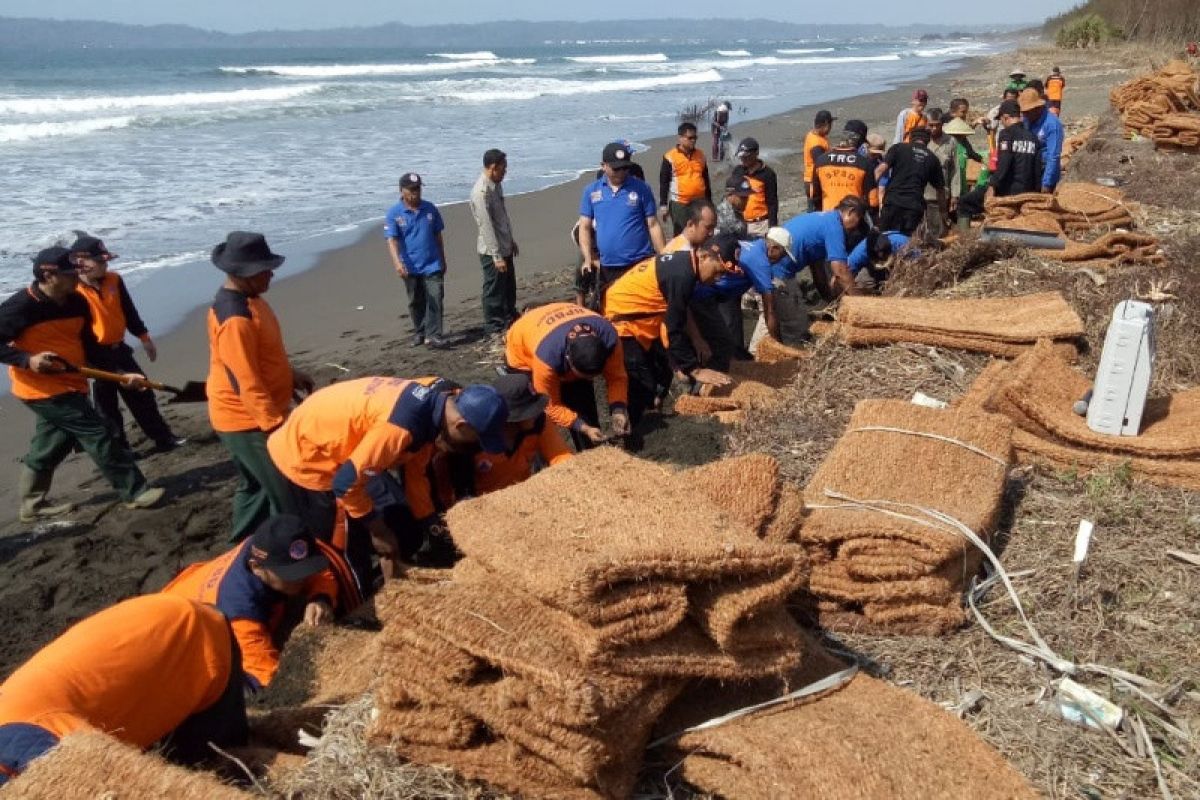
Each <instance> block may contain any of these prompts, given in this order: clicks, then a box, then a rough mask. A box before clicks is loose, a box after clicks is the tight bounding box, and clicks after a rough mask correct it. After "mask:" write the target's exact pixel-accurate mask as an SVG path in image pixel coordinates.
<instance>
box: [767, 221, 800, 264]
mask: <svg viewBox="0 0 1200 800" xmlns="http://www.w3.org/2000/svg"><path fill="white" fill-rule="evenodd" d="M765 238H766V240H767V241H768V242H772V243H773V244H777V245H779V246H780V247H782V248H783V252H785V253H787V257H788V258H790V259H791V260H792V261H795V260H796V257H795V256H794V255H792V234H791V233H789V232H788V229H787V228H771V229H769V230H768V231H767V235H766V237H765Z"/></svg>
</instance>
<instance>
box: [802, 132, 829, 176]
mask: <svg viewBox="0 0 1200 800" xmlns="http://www.w3.org/2000/svg"><path fill="white" fill-rule="evenodd" d="M815 148H820V149H821V150H824V151H828V150H829V140H828V139H827V138H825V137H824V136H822V135H821V134H819V133H817V132H816V131H809V132H808V133H807V134H805V136H804V181H805V183H812V179H813V167H814V166H815V163H814V159H813V154H812V151H813V150H814V149H815Z"/></svg>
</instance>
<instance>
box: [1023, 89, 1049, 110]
mask: <svg viewBox="0 0 1200 800" xmlns="http://www.w3.org/2000/svg"><path fill="white" fill-rule="evenodd" d="M1017 103H1018V104H1020V106H1021V110H1022V111H1033V110H1034V109H1036V108H1041V107H1043V106H1044V105H1046V101H1045V99H1044V98H1043V97H1042V95H1041V92H1039V91H1038V90H1037V89H1024V90H1022V92H1021V94H1020V95H1018V97H1017Z"/></svg>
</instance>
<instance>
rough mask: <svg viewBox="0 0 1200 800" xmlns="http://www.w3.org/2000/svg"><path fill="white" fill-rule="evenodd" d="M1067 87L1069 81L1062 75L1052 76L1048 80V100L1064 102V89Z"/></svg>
mask: <svg viewBox="0 0 1200 800" xmlns="http://www.w3.org/2000/svg"><path fill="white" fill-rule="evenodd" d="M1066 85H1067V81H1066V79H1065V78H1063V77H1062V76H1061V75H1051V76H1050V77H1049V78H1046V99H1047V100H1057V101H1059V102H1062V99H1063V88H1064V87H1065V86H1066Z"/></svg>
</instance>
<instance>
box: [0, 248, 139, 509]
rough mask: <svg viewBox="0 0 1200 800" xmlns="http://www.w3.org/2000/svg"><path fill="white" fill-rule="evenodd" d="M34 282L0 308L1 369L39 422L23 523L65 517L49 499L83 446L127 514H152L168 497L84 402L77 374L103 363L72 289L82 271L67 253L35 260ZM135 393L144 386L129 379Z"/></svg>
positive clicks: (24, 476) (47, 253)
mask: <svg viewBox="0 0 1200 800" xmlns="http://www.w3.org/2000/svg"><path fill="white" fill-rule="evenodd" d="M33 275H34V281H33V283H32V284H30V285H29V286H28V287H27V288H25V289H22V290H21V291H19V292H16V293H15V294H13V295H12V296H11V297H9V298H8V299H7V300H5V301H4V302H3V303H0V363H4V364H8V366H9V369H8V376H9V379H10V380H11V381H12V393H13V395H14V396H15V397H16V398H17V399H18V400H20V401H21V402H23V403H24V404H25V406H26V407H28V408H29V410H30V411H32V412H33V413H34V415H35V416H36V417H37V427H36V428H35V429H34V433H33V441H31V442H30V443H29V452H28V453H26V454H25V457H24V458H23V459H22V469H21V477H20V484H19V487H18V491H19V493H20V501H21V507H20V518H21V521H22V522H35V521H37V520H39V519H42V518H45V517H54V516H58V515H60V514H67V513H69V512H70V511H72V510H73V509H74V506H73V505H72V504H70V503H57V504H56V503H51V502H50V501H49V499H48V495H49V493H50V484H51V483H52V482H53V480H54V470H55V469H57V468H58V465H59V464H61V463H62V462H63V460H64V459H65V458H66V457H67V456H69V455H70V454H71V452H72V451H73V450H74V449H75V447H76V446H77V445H78V446H80V447H82V448H83V449H84V450H85V451H86V452H87V454H88V455H89V456H90V457H91V459H92V461H94V462H95V463H96V466H97V467H98V468H99V469H100V472H101V474H103V475H104V477H105V478H106V479H107V480H108V482H109V483H110V484H112V486H113V488H114V489H116V490H117V491H118V492H119V493H120V494H121V498H122V499H123V500H124V501H125V505H126V507H128V508H151V507H153V506H154V505H156V504H157V503H158V502H159V501H160V500H161V499H162V496H163V490H162V489H160V488H158V487H151V486H148V485H147V484H146V477H145V476H144V475H143V474H142V471H141V470H140V469H138V467H137V464H135V463H134V461H133V456H132V455H131V454H130V453H129V451H128V450H126V449H125V448H123V447H121V446H120V444H119V443H118V442H117V439H116V437H115V436H114V435H113V432H112V429H111V428H110V427H109V426H108V424H107V423H106V422H105V420H104V418H103V417H101V416H100V414H99V413H98V412H97V411H96V408H95V406H93V405H92V404H91V403H89V402H88V399H87V391H88V385H87V378H85V377H83V375H81V374H80V373H79V371H78V369H76V368H77V367H79V366H81V365H83V364H84V363H85V362H86V363H95V361H96V359H98V357H99V356H98V354H97V350H98V345H97V344H96V335H95V334H94V333H93V332H92V314H91V311H90V310H89V309H88V304H87V301H86V300H84V299H83V298H82V297H80V295H79V293H78V292H76V291H75V288H76V287H77V286H78V285H79V268H78V267H77V266H76V264H75V262H74V261H73V260H72V259H71V251H69V250H68V249H67V248H65V247H49V248H46V249H45V250H42V251H41V252H40V253H38V254H37V255H36V256H34V258H33ZM126 377H127V379H128V380H129V381H130V385H138V381H143V383H142V384H141V385H142V387H143V388H145V386H144V380H145V379H144V378H142V376H141V375H137V374H133V373H130V374H128V375H127V376H126Z"/></svg>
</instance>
